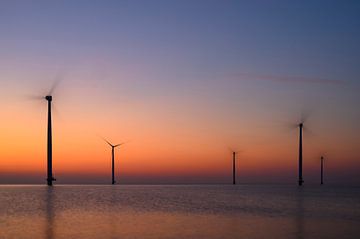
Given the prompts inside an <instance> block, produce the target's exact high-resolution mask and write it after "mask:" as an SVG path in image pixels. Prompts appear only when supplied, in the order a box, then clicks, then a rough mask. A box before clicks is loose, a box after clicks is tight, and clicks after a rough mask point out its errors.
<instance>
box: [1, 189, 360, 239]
mask: <svg viewBox="0 0 360 239" xmlns="http://www.w3.org/2000/svg"><path fill="white" fill-rule="evenodd" d="M0 238H1V239H3V238H4V239H5V238H6V239H8V238H16V239H22V238H31V239H41V238H44V239H60V238H64V239H65V238H66V239H69V238H76V239H91V238H94V239H95V238H99V239H100V238H101V239H107V238H114V239H115V238H119V239H124V238H129V239H137V238H139V239H140V238H141V239H161V238H167V239H192V238H193V239H202V238H204V239H215V238H216V239H232V238H244V239H247V238H249V239H251V238H254V239H256V238H275V239H283V238H284V239H292V238H294V239H295V238H296V239H306V238H309V239H310V238H311V239H322V238H336V239H346V238H354V239H355V238H356V239H358V238H360V187H355V186H340V185H338V186H331V185H322V186H320V185H313V186H311V185H304V186H303V187H298V186H296V185H114V186H111V185H109V186H107V185H56V186H53V187H47V186H44V185H1V186H0Z"/></svg>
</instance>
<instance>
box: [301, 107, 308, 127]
mask: <svg viewBox="0 0 360 239" xmlns="http://www.w3.org/2000/svg"><path fill="white" fill-rule="evenodd" d="M309 117H310V111H309V110H303V111H302V112H301V116H300V123H303V124H304V123H305V122H306V121H307V120H308V119H309Z"/></svg>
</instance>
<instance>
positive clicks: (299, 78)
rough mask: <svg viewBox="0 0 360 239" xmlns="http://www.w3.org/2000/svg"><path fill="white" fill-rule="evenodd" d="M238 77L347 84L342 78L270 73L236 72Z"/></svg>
mask: <svg viewBox="0 0 360 239" xmlns="http://www.w3.org/2000/svg"><path fill="white" fill-rule="evenodd" d="M236 77H237V78H240V79H241V80H262V81H274V82H284V83H305V84H327V85H345V84H346V82H345V81H342V80H334V79H326V78H316V77H305V76H280V75H268V74H247V73H239V74H236Z"/></svg>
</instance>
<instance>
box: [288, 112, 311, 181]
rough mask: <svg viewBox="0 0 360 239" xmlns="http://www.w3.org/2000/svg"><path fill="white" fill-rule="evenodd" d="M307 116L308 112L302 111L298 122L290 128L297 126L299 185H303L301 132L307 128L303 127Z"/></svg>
mask: <svg viewBox="0 0 360 239" xmlns="http://www.w3.org/2000/svg"><path fill="white" fill-rule="evenodd" d="M308 117H309V112H307V114H304V113H302V115H301V119H300V123H298V124H295V125H294V124H292V125H291V128H299V180H298V184H299V186H301V185H303V183H304V180H303V132H304V130H307V128H305V126H304V125H305V122H306V121H307V118H308Z"/></svg>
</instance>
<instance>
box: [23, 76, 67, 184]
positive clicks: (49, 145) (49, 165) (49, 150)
mask: <svg viewBox="0 0 360 239" xmlns="http://www.w3.org/2000/svg"><path fill="white" fill-rule="evenodd" d="M61 80H62V78H59V77H57V78H56V79H55V81H54V83H53V85H52V86H51V88H50V90H49V92H48V93H47V94H46V96H29V97H28V98H29V99H36V100H40V99H41V100H44V99H45V100H46V101H47V105H48V120H47V121H48V122H47V178H46V181H47V185H48V186H52V185H53V181H56V179H55V178H54V177H53V170H52V117H51V116H52V113H51V109H52V100H53V93H54V91H55V89H56V88H57V86H58V84H59V83H60V81H61Z"/></svg>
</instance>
